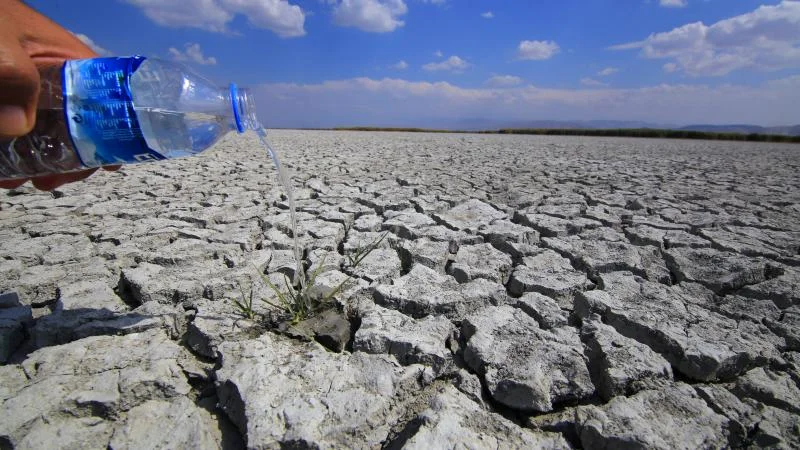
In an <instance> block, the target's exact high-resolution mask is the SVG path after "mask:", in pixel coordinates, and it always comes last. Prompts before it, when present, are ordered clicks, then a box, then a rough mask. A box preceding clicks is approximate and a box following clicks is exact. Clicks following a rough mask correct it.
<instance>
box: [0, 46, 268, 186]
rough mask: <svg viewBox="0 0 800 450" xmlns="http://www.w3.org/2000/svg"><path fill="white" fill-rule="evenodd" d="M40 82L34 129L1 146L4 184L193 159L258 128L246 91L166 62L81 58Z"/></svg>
mask: <svg viewBox="0 0 800 450" xmlns="http://www.w3.org/2000/svg"><path fill="white" fill-rule="evenodd" d="M41 75H42V77H41V78H42V89H41V93H40V98H39V106H38V112H37V118H36V125H35V127H34V129H33V131H32V132H31V133H30V134H28V135H26V136H23V137H21V138H17V139H14V140H12V141H5V142H0V179H14V178H29V177H33V176H38V175H46V174H53V173H64V172H72V171H76V170H83V169H87V168H91V167H100V166H106V165H114V164H129V163H139V162H146V161H157V160H163V159H170V158H177V157H181V156H187V155H194V154H196V153H200V152H202V151H203V150H206V149H208V148H209V147H211V145H213V144H214V143H215V142H217V141H218V140H219V139H220V138H222V137H223V136H224V135H225V134H227V133H229V132H231V131H233V130H236V131H238V132H240V133H243V132H244V131H245V130H248V129H253V130H255V129H258V128H259V127H260V125H259V123H258V120H257V119H256V116H255V105H254V102H253V98H252V96H251V95H250V93H249V92H248V90H247V89H240V88H237V86H236V85H235V84H231V85H230V86H229V87H227V88H219V87H217V86H216V85H214V83H212V82H210V81H208V80H206V79H205V78H203V77H201V76H199V75H197V74H195V73H193V72H192V71H191V70H190V69H189V68H187V67H186V66H183V65H180V64H175V63H172V62H169V61H163V60H159V59H153V58H145V57H142V56H133V57H120V58H93V59H82V60H73V61H67V62H65V63H64V65H63V66H62V67H60V68H56V69H53V70H47V71H44V72H43V73H42V74H41Z"/></svg>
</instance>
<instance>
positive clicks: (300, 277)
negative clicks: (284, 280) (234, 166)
mask: <svg viewBox="0 0 800 450" xmlns="http://www.w3.org/2000/svg"><path fill="white" fill-rule="evenodd" d="M256 133H257V134H258V138H259V139H260V140H261V145H262V146H263V147H264V150H266V151H267V154H268V155H269V157H270V158H272V162H273V163H275V168H276V169H278V179H279V180H280V182H281V184H282V185H283V188H284V189H286V198H287V199H288V200H289V217H290V218H291V221H292V238H293V239H294V260H295V271H294V280H292V284H293V285H295V286H297V285H298V283H299V285H300V288H301V290H303V291H304V290H305V287H306V277H305V273H304V272H303V258H302V255H301V254H300V244H299V239H298V234H297V213H296V210H295V204H294V193H293V192H292V183H291V180H290V179H289V174H288V173H287V172H286V168H284V167H283V165H282V164H281V160H280V158H279V157H278V153H277V152H276V151H275V150H274V149H273V148H272V146H271V145H269V141H268V140H267V130H266V129H264V126H263V125H261V124H259V126H258V128H257V129H256Z"/></svg>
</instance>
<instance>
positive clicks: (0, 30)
mask: <svg viewBox="0 0 800 450" xmlns="http://www.w3.org/2000/svg"><path fill="white" fill-rule="evenodd" d="M2 22H5V21H0V25H5V26H0V86H2V89H0V138H5V139H9V138H14V137H18V136H22V135H25V134H27V133H28V132H30V131H31V129H32V128H33V125H34V123H35V121H36V106H37V103H38V99H39V72H38V70H37V69H36V66H35V65H34V63H33V61H32V60H31V58H30V57H29V56H28V53H27V52H26V51H25V50H24V49H23V48H22V46H21V45H20V42H19V37H18V33H17V32H16V30H15V27H14V26H9V25H11V24H9V23H2Z"/></svg>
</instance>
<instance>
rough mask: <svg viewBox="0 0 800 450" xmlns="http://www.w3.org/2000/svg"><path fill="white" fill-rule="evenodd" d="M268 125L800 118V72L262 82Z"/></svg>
mask: <svg viewBox="0 0 800 450" xmlns="http://www.w3.org/2000/svg"><path fill="white" fill-rule="evenodd" d="M255 92H256V95H257V101H258V102H259V104H265V105H271V107H270V108H269V109H268V110H265V111H264V113H263V114H264V117H262V119H264V120H265V121H266V123H267V124H268V125H269V126H288V127H298V126H337V125H354V124H356V125H358V124H366V125H369V124H387V125H398V126H405V125H407V126H435V124H441V125H446V124H448V123H450V124H452V123H456V122H457V121H458V120H460V119H465V118H491V119H496V120H517V121H518V120H536V119H552V120H595V119H598V118H602V119H604V120H641V121H648V122H654V123H675V124H689V123H698V122H699V123H708V122H712V123H754V124H759V125H780V124H787V123H800V110H798V108H797V104H798V103H799V102H800V76H795V77H789V78H785V79H781V80H775V81H772V82H769V83H765V84H763V85H761V86H748V85H729V84H728V85H722V86H716V87H715V86H708V85H685V84H660V85H656V86H648V87H641V88H632V89H621V88H609V87H597V88H592V89H586V88H581V89H551V88H543V87H537V86H531V85H526V86H518V87H511V88H497V87H485V88H463V87H459V86H456V85H453V84H450V83H446V82H437V83H430V82H424V81H408V80H402V79H396V78H384V79H371V78H353V79H345V80H334V81H326V82H323V83H318V84H290V83H278V84H268V85H262V86H259V87H257V88H255Z"/></svg>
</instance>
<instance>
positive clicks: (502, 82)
mask: <svg viewBox="0 0 800 450" xmlns="http://www.w3.org/2000/svg"><path fill="white" fill-rule="evenodd" d="M486 84H487V85H489V86H493V87H512V86H519V85H520V84H522V78H520V77H517V76H514V75H493V76H492V77H491V78H489V79H488V80H486Z"/></svg>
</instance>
